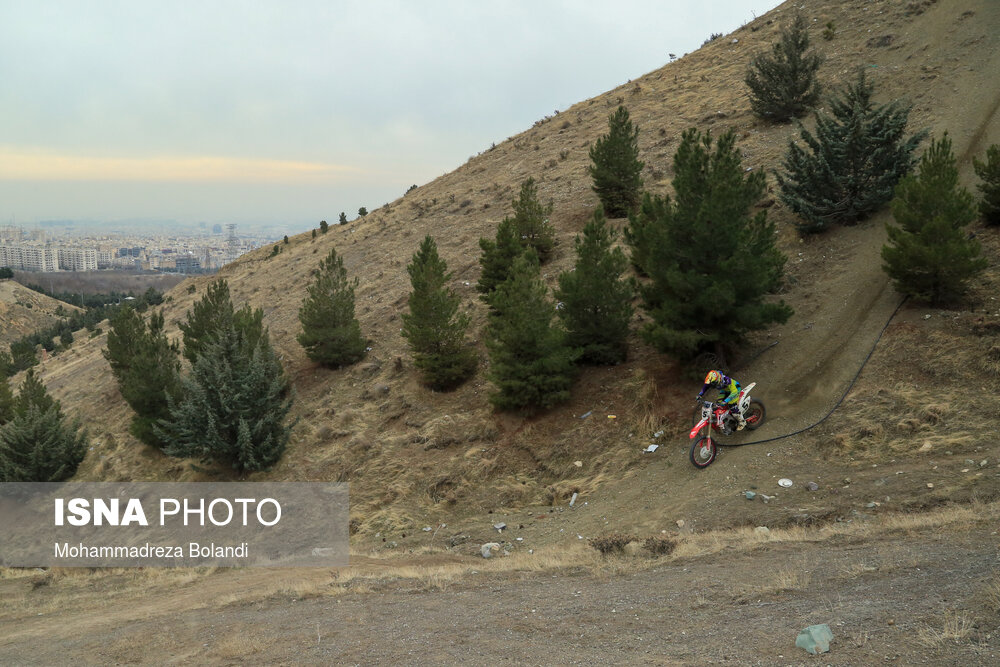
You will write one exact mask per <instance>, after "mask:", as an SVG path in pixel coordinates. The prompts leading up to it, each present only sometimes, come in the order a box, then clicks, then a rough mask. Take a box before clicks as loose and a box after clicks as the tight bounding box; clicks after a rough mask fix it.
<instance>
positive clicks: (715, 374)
mask: <svg viewBox="0 0 1000 667" xmlns="http://www.w3.org/2000/svg"><path fill="white" fill-rule="evenodd" d="M720 382H722V373H720V372H719V371H709V372H708V375H706V376H705V384H719V383H720Z"/></svg>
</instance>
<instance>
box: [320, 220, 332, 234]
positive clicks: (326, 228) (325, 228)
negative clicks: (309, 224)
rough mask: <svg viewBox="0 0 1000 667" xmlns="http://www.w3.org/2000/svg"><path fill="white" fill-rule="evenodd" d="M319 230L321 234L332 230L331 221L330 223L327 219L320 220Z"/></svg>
mask: <svg viewBox="0 0 1000 667" xmlns="http://www.w3.org/2000/svg"><path fill="white" fill-rule="evenodd" d="M319 231H320V233H321V234H326V233H327V232H328V231H330V223H328V222H327V221H326V220H320V221H319Z"/></svg>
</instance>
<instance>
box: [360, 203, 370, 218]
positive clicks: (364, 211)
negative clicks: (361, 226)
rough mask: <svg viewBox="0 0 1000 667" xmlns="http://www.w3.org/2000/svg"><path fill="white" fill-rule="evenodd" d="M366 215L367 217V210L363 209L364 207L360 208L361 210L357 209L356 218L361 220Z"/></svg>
mask: <svg viewBox="0 0 1000 667" xmlns="http://www.w3.org/2000/svg"><path fill="white" fill-rule="evenodd" d="M366 215H368V209H367V208H365V207H364V206H362V207H361V208H359V209H358V217H359V218H363V217H365V216H366Z"/></svg>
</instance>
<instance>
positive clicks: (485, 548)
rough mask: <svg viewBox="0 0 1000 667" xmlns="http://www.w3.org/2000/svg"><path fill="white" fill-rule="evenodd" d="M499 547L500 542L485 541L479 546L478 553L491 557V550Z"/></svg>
mask: <svg viewBox="0 0 1000 667" xmlns="http://www.w3.org/2000/svg"><path fill="white" fill-rule="evenodd" d="M499 548H500V544H499V543H498V542H487V543H486V544H484V545H483V546H481V547H479V553H481V554H482V555H483V558H493V552H494V551H496V550H498V549H499Z"/></svg>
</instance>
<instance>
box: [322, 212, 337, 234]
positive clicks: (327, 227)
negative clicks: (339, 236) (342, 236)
mask: <svg viewBox="0 0 1000 667" xmlns="http://www.w3.org/2000/svg"><path fill="white" fill-rule="evenodd" d="M341 215H343V213H342V214H341ZM319 231H320V233H321V234H326V233H327V232H328V231H330V223H328V222H327V221H326V220H320V221H319Z"/></svg>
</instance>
